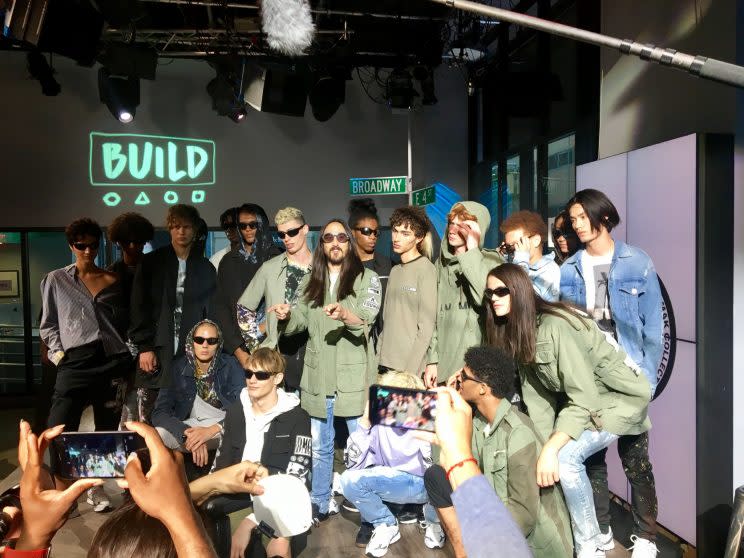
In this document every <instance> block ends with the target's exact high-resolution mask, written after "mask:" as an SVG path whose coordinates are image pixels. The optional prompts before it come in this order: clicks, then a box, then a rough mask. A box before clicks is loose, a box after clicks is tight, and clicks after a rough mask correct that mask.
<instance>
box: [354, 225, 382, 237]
mask: <svg viewBox="0 0 744 558" xmlns="http://www.w3.org/2000/svg"><path fill="white" fill-rule="evenodd" d="M354 230H355V231H359V232H360V233H362V234H363V235H364V236H379V234H380V230H379V229H372V228H370V227H358V228H355V229H354Z"/></svg>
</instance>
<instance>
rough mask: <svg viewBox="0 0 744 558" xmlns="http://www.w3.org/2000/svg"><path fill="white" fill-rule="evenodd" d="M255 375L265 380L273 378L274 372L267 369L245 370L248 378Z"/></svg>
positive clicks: (258, 378)
mask: <svg viewBox="0 0 744 558" xmlns="http://www.w3.org/2000/svg"><path fill="white" fill-rule="evenodd" d="M253 376H255V377H256V379H257V380H260V381H262V382H263V381H266V380H268V379H269V378H271V377H272V376H273V374H272V373H271V372H266V371H265V370H246V371H245V379H246V380H250V379H251V378H253Z"/></svg>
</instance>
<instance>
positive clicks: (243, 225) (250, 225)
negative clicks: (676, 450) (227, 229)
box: [238, 221, 258, 231]
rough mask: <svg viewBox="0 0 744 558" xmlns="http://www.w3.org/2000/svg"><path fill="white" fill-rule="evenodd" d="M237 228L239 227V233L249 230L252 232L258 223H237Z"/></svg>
mask: <svg viewBox="0 0 744 558" xmlns="http://www.w3.org/2000/svg"><path fill="white" fill-rule="evenodd" d="M238 226H239V227H240V230H241V231H244V230H245V229H248V228H250V229H251V230H252V231H255V230H256V229H257V228H258V221H248V222H247V223H238Z"/></svg>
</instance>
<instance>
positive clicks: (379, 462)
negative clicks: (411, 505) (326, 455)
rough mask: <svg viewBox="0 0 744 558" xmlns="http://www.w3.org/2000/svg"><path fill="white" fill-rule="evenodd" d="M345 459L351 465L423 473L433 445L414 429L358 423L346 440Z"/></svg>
mask: <svg viewBox="0 0 744 558" xmlns="http://www.w3.org/2000/svg"><path fill="white" fill-rule="evenodd" d="M344 461H345V462H346V467H347V468H348V469H366V468H367V467H375V466H381V467H391V468H392V469H395V470H397V471H403V472H404V473H409V474H411V475H416V476H417V477H423V476H424V472H425V471H426V469H427V468H428V467H429V466H430V465H431V445H430V444H429V443H428V442H424V441H423V440H419V439H418V438H417V437H416V433H415V431H413V430H407V429H405V428H388V427H387V426H378V425H375V426H373V427H372V428H371V429H367V428H364V427H362V426H357V429H356V430H355V431H354V432H352V434H351V435H350V436H349V440H348V441H347V442H346V451H344Z"/></svg>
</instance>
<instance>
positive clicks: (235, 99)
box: [207, 70, 247, 124]
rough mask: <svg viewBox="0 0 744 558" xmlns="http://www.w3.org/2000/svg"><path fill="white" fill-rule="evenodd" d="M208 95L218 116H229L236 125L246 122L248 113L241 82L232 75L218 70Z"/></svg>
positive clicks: (209, 86)
mask: <svg viewBox="0 0 744 558" xmlns="http://www.w3.org/2000/svg"><path fill="white" fill-rule="evenodd" d="M207 93H209V96H210V97H212V110H214V111H215V112H216V113H217V114H219V115H220V116H229V117H230V119H231V120H232V121H233V122H235V123H236V124H238V123H240V122H242V121H243V120H245V117H246V114H247V112H246V110H245V101H244V100H243V94H242V91H241V87H240V82H239V81H237V80H236V79H233V76H232V74H230V73H228V72H224V71H220V70H218V71H217V76H216V77H215V78H214V79H213V80H211V81H210V82H209V83H208V84H207Z"/></svg>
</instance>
